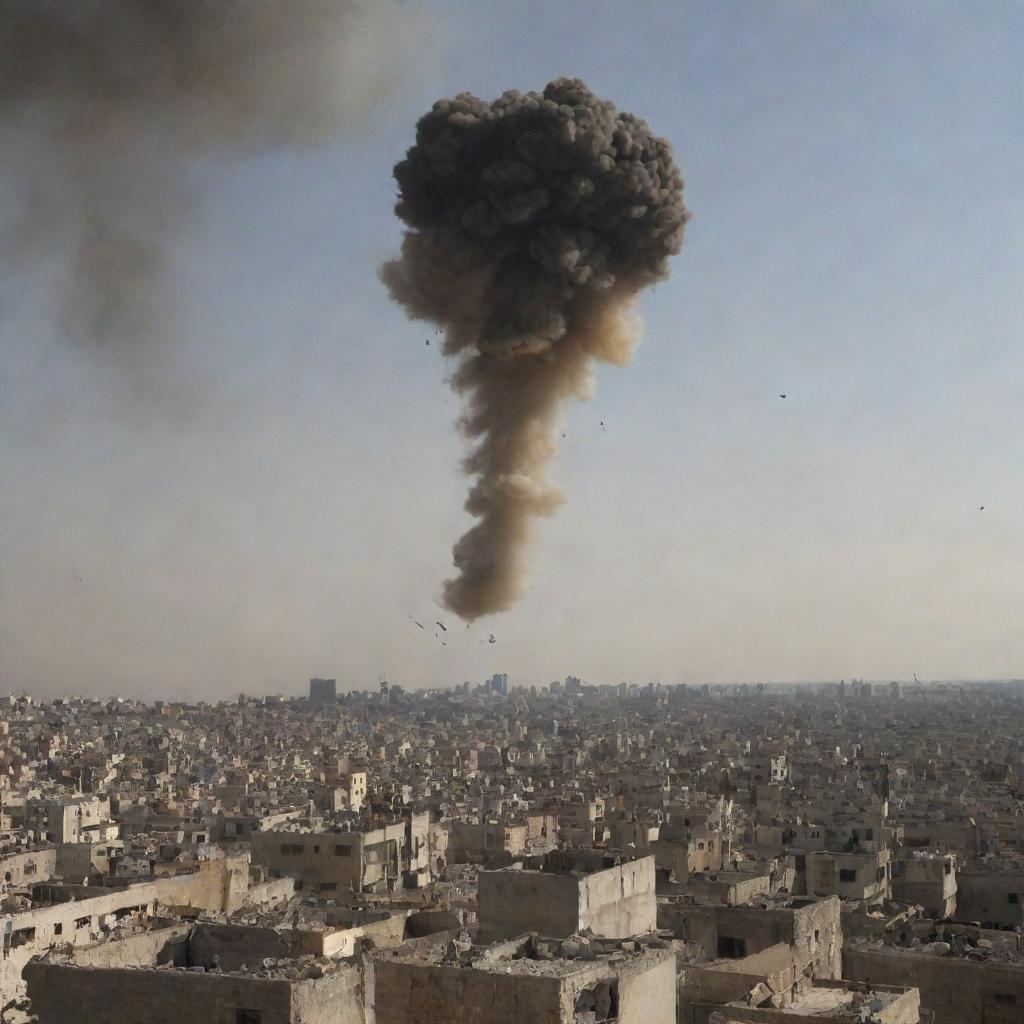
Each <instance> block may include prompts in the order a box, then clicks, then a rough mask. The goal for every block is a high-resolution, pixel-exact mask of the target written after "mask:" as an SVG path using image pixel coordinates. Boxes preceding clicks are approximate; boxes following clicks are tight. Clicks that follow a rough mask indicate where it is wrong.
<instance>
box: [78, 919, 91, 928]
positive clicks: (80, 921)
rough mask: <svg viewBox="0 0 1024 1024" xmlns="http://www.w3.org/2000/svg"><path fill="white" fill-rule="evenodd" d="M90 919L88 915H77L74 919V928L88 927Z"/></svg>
mask: <svg viewBox="0 0 1024 1024" xmlns="http://www.w3.org/2000/svg"><path fill="white" fill-rule="evenodd" d="M90 920H91V918H88V917H79V918H77V919H76V920H75V927H76V928H88V927H89V922H90Z"/></svg>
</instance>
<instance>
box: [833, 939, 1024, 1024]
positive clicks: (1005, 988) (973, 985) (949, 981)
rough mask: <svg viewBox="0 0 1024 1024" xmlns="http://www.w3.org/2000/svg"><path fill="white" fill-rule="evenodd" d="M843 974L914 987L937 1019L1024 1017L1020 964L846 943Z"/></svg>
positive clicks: (1007, 1022) (984, 1022) (964, 1023)
mask: <svg viewBox="0 0 1024 1024" xmlns="http://www.w3.org/2000/svg"><path fill="white" fill-rule="evenodd" d="M843 964H844V971H843V973H844V977H847V978H850V979H852V980H854V981H865V980H868V979H870V980H871V981H872V982H875V983H879V982H880V983H881V984H883V985H899V986H908V987H914V988H917V989H919V990H920V992H921V1008H922V1009H923V1010H932V1011H934V1013H935V1021H934V1024H1020V1022H1021V1020H1022V1019H1024V970H1022V969H1021V968H1020V966H1019V965H1016V964H1005V963H997V962H995V961H991V960H989V961H977V960H966V959H962V958H960V957H957V956H939V955H937V954H934V953H917V952H911V951H904V950H900V951H897V950H894V949H892V948H891V947H886V948H884V949H883V948H880V947H877V946H848V947H847V948H846V949H845V950H844V951H843Z"/></svg>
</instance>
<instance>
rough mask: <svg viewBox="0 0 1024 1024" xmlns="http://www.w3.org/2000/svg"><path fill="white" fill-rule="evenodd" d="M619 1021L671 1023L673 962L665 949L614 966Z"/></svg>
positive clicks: (624, 1023)
mask: <svg viewBox="0 0 1024 1024" xmlns="http://www.w3.org/2000/svg"><path fill="white" fill-rule="evenodd" d="M616 971H617V972H618V976H619V980H618V989H619V1024H675V1020H676V964H675V956H674V955H673V954H672V953H671V952H670V951H668V950H665V951H664V952H663V953H658V954H655V953H651V954H649V955H648V958H647V959H646V960H645V961H643V962H641V963H624V964H619V965H617V966H616Z"/></svg>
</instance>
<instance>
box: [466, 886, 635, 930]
mask: <svg viewBox="0 0 1024 1024" xmlns="http://www.w3.org/2000/svg"><path fill="white" fill-rule="evenodd" d="M652 899H653V896H652ZM477 905H478V909H477V915H478V919H479V922H480V936H479V937H480V941H481V942H485V943H486V942H494V941H495V940H496V939H511V938H514V937H515V936H517V935H522V934H523V933H524V932H529V931H533V932H538V933H539V934H541V935H545V936H548V937H549V938H554V939H563V938H566V937H567V936H569V935H572V934H573V933H575V932H578V931H579V930H580V880H579V879H578V878H575V877H573V876H572V875H559V874H554V873H548V872H544V871H481V872H480V873H479V874H478V876H477Z"/></svg>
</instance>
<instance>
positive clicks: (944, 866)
mask: <svg viewBox="0 0 1024 1024" xmlns="http://www.w3.org/2000/svg"><path fill="white" fill-rule="evenodd" d="M942 867H943V869H944V870H945V872H946V874H947V875H948V874H950V873H951V872H952V870H953V868H952V866H951V865H950V864H943V865H942Z"/></svg>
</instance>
